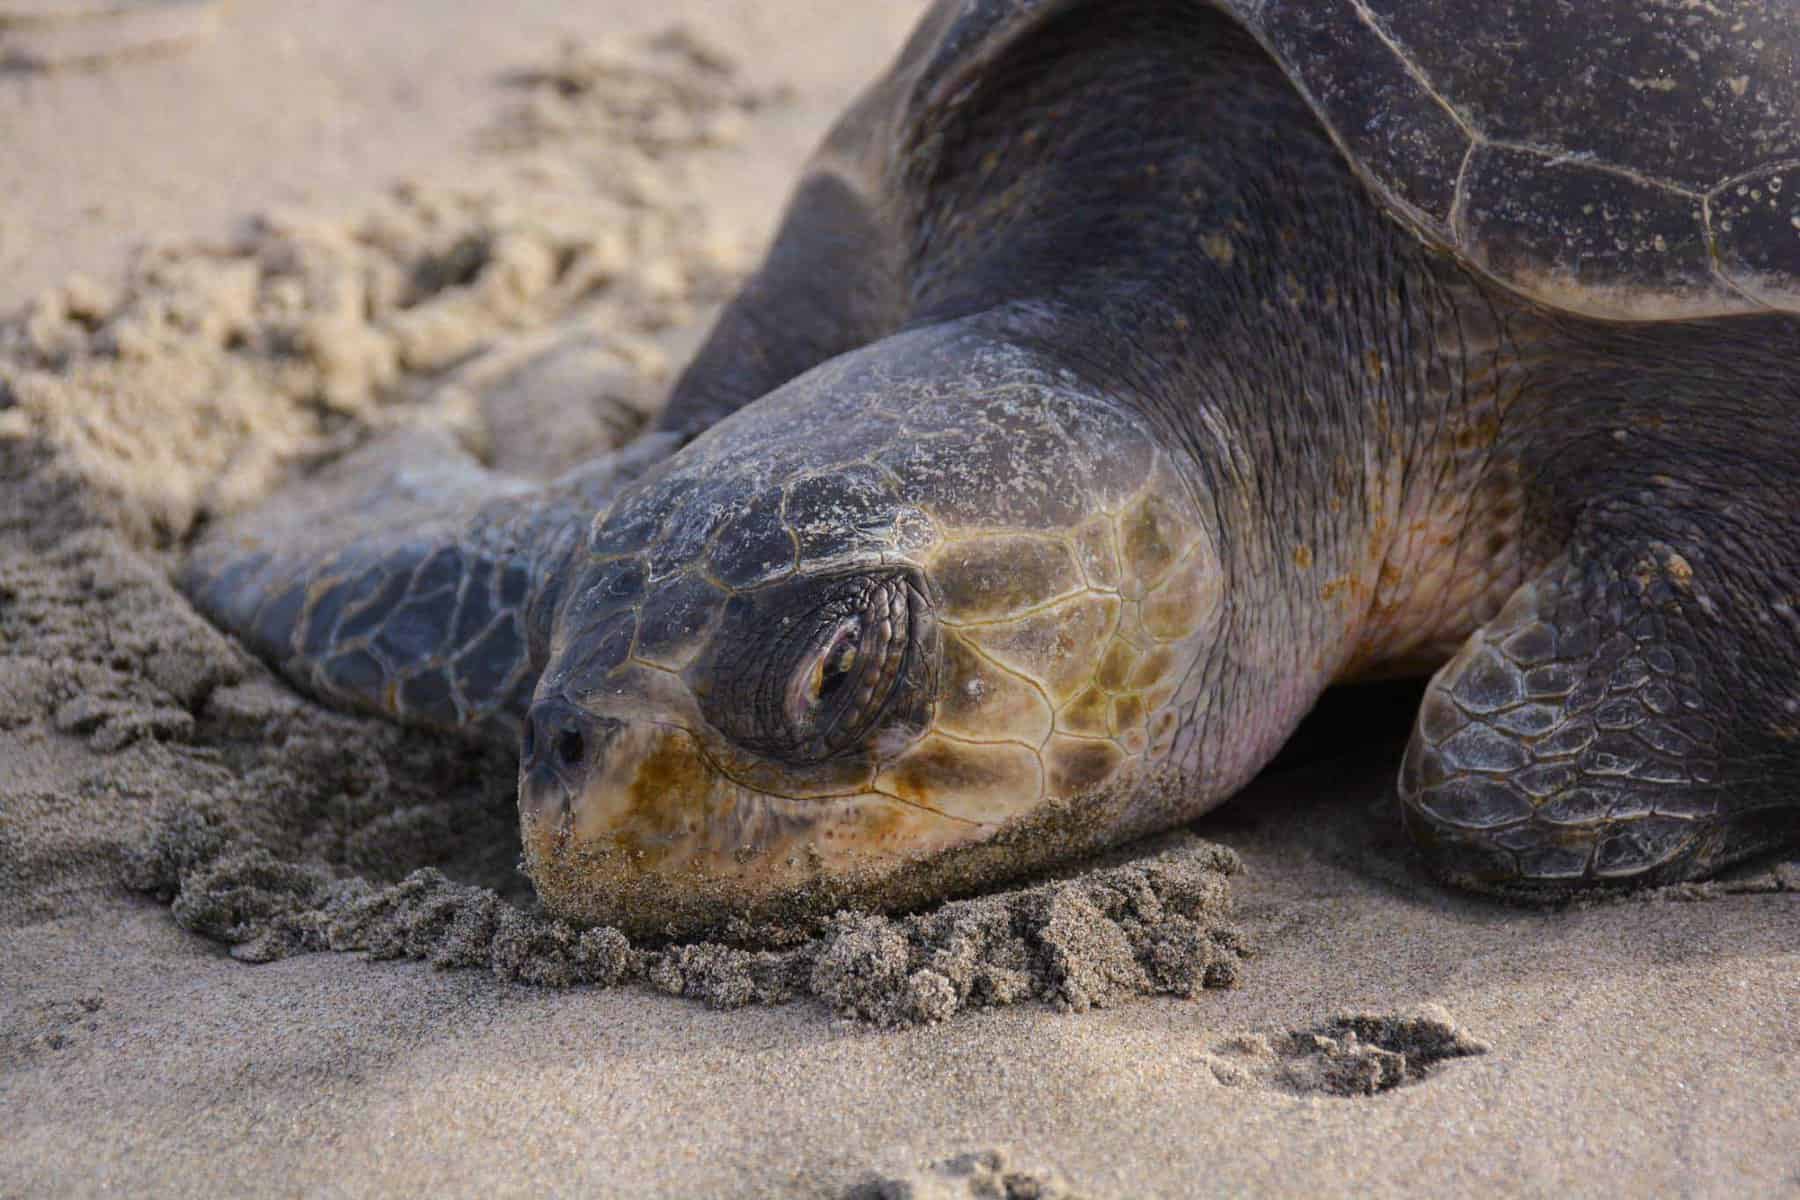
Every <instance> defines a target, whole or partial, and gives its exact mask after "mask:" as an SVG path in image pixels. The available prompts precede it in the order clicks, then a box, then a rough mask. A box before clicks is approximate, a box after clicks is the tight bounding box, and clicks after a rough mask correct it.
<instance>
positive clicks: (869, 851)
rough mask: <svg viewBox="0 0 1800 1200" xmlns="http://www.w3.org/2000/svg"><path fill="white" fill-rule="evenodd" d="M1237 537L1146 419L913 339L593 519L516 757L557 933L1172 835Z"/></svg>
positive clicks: (860, 358)
mask: <svg viewBox="0 0 1800 1200" xmlns="http://www.w3.org/2000/svg"><path fill="white" fill-rule="evenodd" d="M1221 588H1222V583H1221V580H1220V578H1219V569H1218V564H1217V556H1216V553H1215V551H1214V541H1213V539H1212V538H1211V537H1210V536H1209V534H1208V532H1207V528H1206V524H1205V522H1204V521H1203V520H1202V519H1201V518H1200V516H1199V509H1198V507H1197V505H1196V503H1195V501H1194V499H1193V497H1192V494H1191V489H1190V488H1189V487H1188V486H1187V485H1186V484H1185V483H1184V482H1183V481H1181V480H1179V479H1178V478H1176V476H1175V472H1174V471H1173V468H1172V466H1171V463H1170V461H1169V459H1168V457H1167V456H1166V455H1165V454H1164V453H1163V452H1162V451H1161V450H1159V449H1158V448H1157V447H1156V446H1155V445H1154V444H1153V443H1152V441H1151V440H1150V438H1149V437H1148V436H1147V435H1146V433H1145V432H1144V431H1143V429H1142V428H1141V426H1140V425H1139V424H1138V423H1137V422H1134V421H1132V420H1130V419H1129V417H1128V415H1127V414H1126V413H1125V412H1124V410H1122V409H1120V408H1118V407H1115V406H1114V405H1112V404H1110V403H1109V402H1107V401H1106V400H1105V399H1104V398H1101V397H1097V396H1095V395H1093V394H1092V393H1091V392H1089V391H1087V390H1086V389H1084V388H1082V387H1081V386H1080V385H1079V384H1078V383H1077V381H1075V380H1074V379H1073V378H1072V377H1067V376H1062V375H1058V374H1056V373H1053V372H1047V371H1045V370H1044V369H1043V368H1042V367H1041V365H1039V364H1037V363H1036V362H1035V361H1034V360H1033V359H1032V358H1031V357H1030V356H1029V355H1026V354H1025V353H1023V352H1021V351H1016V350H1012V349H1010V348H1006V347H997V346H995V345H994V344H992V343H990V342H987V341H981V340H973V339H967V338H962V339H959V338H957V337H955V336H945V335H944V334H943V333H942V332H941V331H940V332H939V333H938V334H937V336H935V337H932V336H927V335H925V334H908V335H902V336H899V337H896V338H892V339H889V340H888V341H887V342H883V343H879V344H878V345H877V346H875V347H871V348H870V349H868V350H865V351H862V352H859V353H857V354H854V355H850V356H846V357H845V358H843V359H839V360H836V361H834V362H833V363H830V364H827V365H826V366H824V367H821V368H819V369H817V370H815V371H813V372H811V373H809V374H808V375H805V376H802V377H801V378H800V379H797V380H795V381H794V382H792V383H790V384H788V385H786V386H785V387H783V388H782V389H780V390H779V391H778V392H776V393H773V394H772V395H770V396H768V397H765V398H764V399H763V400H761V401H759V402H758V403H757V404H755V405H752V406H750V407H749V408H747V409H745V410H742V411H741V412H739V413H738V414H736V415H735V416H733V417H732V418H730V419H728V420H727V421H725V422H722V423H721V424H720V425H718V426H716V427H715V428H714V429H712V430H711V431H709V432H708V433H707V434H706V435H704V436H703V437H701V438H699V439H697V440H696V441H695V442H693V443H692V444H690V445H689V446H688V447H686V448H685V449H683V450H682V451H681V452H680V453H678V454H676V455H675V456H674V457H672V458H671V459H669V460H668V461H667V462H666V463H665V464H664V465H663V466H662V467H661V468H659V469H658V470H657V471H656V472H655V473H654V474H652V475H650V476H648V477H646V478H645V479H643V480H642V481H641V482H640V483H638V484H637V485H635V486H634V487H633V489H632V490H631V491H629V492H627V493H626V494H624V495H623V496H621V497H620V499H619V500H618V501H617V502H616V503H615V504H614V505H613V507H612V508H610V509H609V510H608V511H607V512H605V513H604V514H602V515H601V516H600V517H599V518H598V519H597V520H596V521H595V523H594V525H593V527H592V529H591V530H590V533H589V536H588V538H587V542H586V544H585V546H584V547H583V548H582V550H581V552H580V562H579V564H578V566H577V569H576V571H575V572H574V574H573V575H572V581H571V583H570V584H569V586H568V587H567V589H566V591H565V592H564V594H563V599H562V601H561V603H560V606H559V608H558V610H557V613H556V616H555V619H554V626H553V630H552V636H551V645H550V656H549V661H548V665H547V667H546V669H545V671H544V674H543V676H542V678H541V680H540V682H539V685H538V689H537V693H536V697H535V700H534V703H533V707H532V709H531V712H530V715H529V719H528V722H527V732H526V735H525V741H524V746H523V755H522V766H521V783H520V809H521V819H522V824H523V829H524V834H525V845H526V860H527V866H528V868H529V870H530V872H531V874H532V877H533V880H534V881H535V883H536V884H537V886H538V890H539V892H540V894H541V895H542V896H543V898H544V900H545V902H546V903H547V904H548V905H549V907H551V908H552V909H554V910H556V911H557V912H559V913H562V914H564V915H567V916H570V917H574V918H577V919H581V920H587V921H595V922H602V923H609V924H618V925H622V926H626V927H629V928H633V929H637V930H644V931H675V930H685V929H692V928H696V927H699V926H702V925H706V924H709V923H712V922H714V921H716V920H717V919H718V918H719V917H720V916H721V915H722V914H725V913H730V912H758V913H767V914H774V913H780V912H790V911H795V910H797V909H804V910H806V911H814V912H816V911H820V910H826V911H829V909H830V908H832V907H836V906H838V905H841V904H843V903H846V902H850V901H857V902H864V903H877V904H900V903H906V902H908V901H910V900H913V899H919V898H924V897H926V896H930V895H936V894H941V893H943V892H946V891H951V890H957V889H966V888H970V887H974V886H979V885H980V884H982V883H985V882H988V881H989V880H992V879H996V878H999V877H1001V876H1004V875H1006V874H1012V873H1016V872H1018V871H1021V870H1025V869H1029V868H1031V867H1033V866H1035V865H1039V864H1041V863H1043V862H1046V861H1049V860H1051V859H1054V858H1057V857H1062V856H1065V855H1067V854H1069V853H1073V852H1076V851H1078V850H1081V849H1086V848H1088V847H1090V846H1092V845H1096V844H1100V843H1102V842H1106V841H1113V840H1117V838H1118V837H1119V836H1122V833H1123V832H1129V831H1130V830H1131V829H1134V828H1138V827H1143V828H1148V827H1150V826H1152V825H1155V824H1159V823H1161V824H1166V823H1168V816H1167V814H1168V811H1169V810H1170V809H1171V808H1172V807H1173V806H1174V805H1175V804H1177V803H1178V800H1179V797H1177V796H1174V795H1170V794H1169V789H1168V788H1167V787H1166V786H1165V787H1161V788H1160V789H1159V788H1158V787H1156V786H1153V782H1160V784H1163V785H1166V784H1167V783H1168V782H1169V778H1168V771H1167V770H1166V768H1167V766H1168V764H1169V763H1170V762H1171V761H1172V760H1173V759H1174V757H1175V756H1176V754H1177V751H1178V743H1179V742H1180V740H1181V736H1182V730H1183V728H1184V722H1183V720H1182V717H1181V708H1182V699H1183V691H1182V689H1183V686H1184V681H1185V677H1186V675H1187V673H1188V670H1189V668H1190V667H1191V665H1192V664H1193V662H1194V660H1195V653H1194V650H1195V648H1196V647H1198V646H1200V645H1202V644H1204V643H1206V642H1208V641H1209V640H1210V637H1209V635H1211V634H1212V633H1213V631H1214V627H1215V626H1216V622H1217V616H1218V610H1219V603H1218V602H1219V598H1220V595H1221V594H1222V592H1221Z"/></svg>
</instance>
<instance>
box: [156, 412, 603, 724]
mask: <svg viewBox="0 0 1800 1200" xmlns="http://www.w3.org/2000/svg"><path fill="white" fill-rule="evenodd" d="M621 457H624V458H629V457H630V451H626V452H625V454H624V455H622V456H621ZM603 461H604V460H603ZM624 474H626V475H629V474H630V472H629V471H626V472H624ZM617 475H618V473H617V472H610V473H609V472H607V471H605V470H595V469H589V470H588V471H587V472H585V473H578V474H577V475H576V476H574V477H571V478H570V479H569V480H566V481H563V482H559V483H558V484H553V485H551V486H550V487H548V488H545V487H540V486H536V485H532V484H528V483H525V482H522V481H520V480H516V479H511V478H508V477H506V476H502V475H498V474H496V473H494V472H491V471H487V470H484V469H482V468H481V467H480V466H478V465H477V464H476V463H475V462H474V461H473V460H472V459H470V458H469V457H468V456H467V455H466V454H464V453H463V452H462V451H461V450H460V449H459V448H458V447H457V446H456V445H455V443H454V442H453V441H452V440H451V439H450V438H449V437H448V435H445V434H441V433H435V432H421V431H408V432H404V433H398V434H391V435H388V436H387V437H384V438H381V439H379V440H377V441H376V442H374V443H371V444H370V445H369V446H366V447H364V448H363V449H361V450H359V451H357V452H355V453H353V454H350V455H348V456H346V457H345V458H344V459H342V460H341V461H339V462H337V463H334V464H333V465H332V466H331V467H329V468H327V469H326V470H325V471H322V472H321V473H319V474H318V475H316V476H314V477H312V478H310V479H307V480H305V481H303V482H301V483H297V484H295V485H292V486H290V487H289V488H287V489H285V490H284V491H283V492H282V493H280V494H279V495H278V496H277V497H276V498H275V499H274V500H273V501H272V502H270V503H268V504H265V505H263V506H262V507H261V508H259V509H257V510H255V511H253V512H251V513H248V514H245V515H243V516H240V517H236V518H233V519H231V520H230V521H228V522H226V523H225V524H224V525H223V526H221V527H220V528H219V529H217V530H215V531H213V532H212V533H211V534H209V535H208V536H207V537H206V538H205V539H204V540H203V541H202V542H201V544H200V545H199V546H198V547H197V549H196V550H195V552H194V554H193V556H192V557H191V558H190V560H189V562H188V563H187V565H186V567H185V569H184V571H183V572H182V579H181V583H182V586H183V588H184V589H185V590H186V591H187V592H188V594H189V595H190V596H192V597H193V600H194V603H195V604H196V606H198V607H199V609H200V610H201V611H202V612H203V613H205V614H206V616H207V617H209V618H211V619H212V620H213V621H215V622H216V623H218V624H219V625H221V626H223V627H224V628H226V629H227V630H229V631H231V632H232V633H234V634H236V635H237V636H238V637H240V638H242V639H243V640H244V641H245V642H246V643H247V644H248V645H249V646H250V647H251V649H253V650H254V651H255V652H256V653H257V654H258V655H259V656H261V657H262V658H264V659H266V660H267V661H269V662H270V663H272V664H274V665H275V666H276V667H277V668H278V669H279V670H280V671H281V672H282V673H283V674H284V675H286V676H287V677H288V678H289V679H291V680H292V681H293V682H294V683H295V684H297V685H299V686H300V687H301V688H303V689H305V690H307V691H309V692H311V693H313V694H314V695H317V696H319V697H320V698H322V699H325V700H328V701H333V702H337V703H342V704H347V705H351V706H355V707H358V708H362V709H365V710H368V711H373V712H377V713H381V714H383V715H386V716H390V717H394V718H396V719H398V720H401V721H404V722H406V723H408V724H414V725H424V726H428V727H432V728H437V729H448V730H455V731H459V732H466V733H469V734H471V735H474V736H477V737H483V738H491V739H493V740H496V741H502V742H505V743H508V744H514V743H516V740H517V738H518V735H519V732H520V729H521V723H522V721H523V719H524V715H525V711H526V708H527V707H528V705H529V703H530V699H531V691H532V688H533V686H534V685H535V683H536V681H537V676H538V672H539V671H540V669H541V667H542V663H543V657H544V642H545V637H546V631H547V628H548V624H549V611H550V609H552V608H553V607H554V604H555V593H556V586H555V583H556V580H557V579H558V577H559V573H558V571H557V567H558V565H559V564H560V563H561V562H562V561H563V560H564V559H565V558H566V556H567V554H568V553H569V551H570V549H571V547H572V546H573V545H574V544H575V542H576V541H577V540H578V539H579V538H580V537H581V535H582V534H583V533H584V532H585V531H586V528H587V523H588V520H589V519H590V518H591V517H592V514H593V511H594V509H595V507H597V506H598V505H600V504H601V503H603V502H604V500H605V499H606V498H607V497H608V494H609V493H610V491H611V490H612V488H611V486H609V484H614V483H616V482H617V478H616V476H617Z"/></svg>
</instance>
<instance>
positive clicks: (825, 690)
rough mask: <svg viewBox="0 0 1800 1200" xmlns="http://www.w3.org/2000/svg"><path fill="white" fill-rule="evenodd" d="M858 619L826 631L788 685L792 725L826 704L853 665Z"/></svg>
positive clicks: (849, 674) (859, 621) (841, 684)
mask: <svg viewBox="0 0 1800 1200" xmlns="http://www.w3.org/2000/svg"><path fill="white" fill-rule="evenodd" d="M861 636H862V618H861V617H860V616H853V617H846V618H844V619H843V620H841V621H839V622H838V623H837V624H836V625H834V626H831V627H829V628H828V629H827V631H826V634H825V636H824V637H823V638H822V639H821V640H820V642H819V644H818V648H817V649H816V651H814V652H813V653H812V654H811V655H810V657H809V658H808V659H807V660H806V661H803V662H802V663H801V665H800V669H799V670H798V671H796V672H795V673H794V677H793V679H792V680H791V681H789V683H788V695H787V717H788V720H789V722H791V723H792V724H794V725H795V726H801V725H804V724H806V723H807V722H808V721H809V720H811V719H812V718H813V717H814V715H815V714H816V713H817V712H818V710H819V709H820V708H821V707H822V706H824V705H827V704H829V703H830V702H831V701H832V699H833V697H835V696H836V695H837V694H838V693H839V691H840V690H841V689H842V688H843V686H844V683H845V681H846V680H848V679H850V678H851V675H852V673H853V672H854V671H855V669H856V666H857V657H856V652H857V642H858V640H859V639H860V637H861Z"/></svg>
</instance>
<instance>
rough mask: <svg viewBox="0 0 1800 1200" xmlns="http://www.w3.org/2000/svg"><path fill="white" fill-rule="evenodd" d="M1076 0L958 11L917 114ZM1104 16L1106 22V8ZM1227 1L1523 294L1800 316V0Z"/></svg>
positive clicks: (1100, 0)
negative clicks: (1797, 1)
mask: <svg viewBox="0 0 1800 1200" xmlns="http://www.w3.org/2000/svg"><path fill="white" fill-rule="evenodd" d="M1080 2H1081V0H945V2H944V3H942V4H940V5H939V7H938V10H937V12H935V13H934V14H933V16H932V18H931V19H929V20H928V21H927V22H926V25H925V26H924V27H923V29H922V30H921V34H922V35H923V36H924V37H925V38H928V39H929V40H930V42H931V43H932V44H931V46H930V48H929V49H927V47H925V46H921V45H919V43H918V41H917V40H916V41H915V43H914V45H913V46H912V47H910V48H909V55H910V56H916V57H914V61H915V63H916V66H917V74H916V75H915V76H914V83H915V90H914V92H913V99H914V101H915V103H919V102H926V101H927V100H928V95H927V94H928V93H934V94H932V95H930V96H929V102H931V103H936V104H943V103H954V91H955V89H956V88H957V87H958V86H959V81H962V82H965V83H966V81H967V80H968V79H969V77H970V76H969V73H970V72H971V71H973V70H979V69H980V67H981V65H982V64H984V63H986V62H990V61H992V58H993V56H994V55H996V54H997V53H999V52H1000V50H1001V49H1003V48H1004V47H1005V46H1006V45H1007V44H1010V43H1013V42H1014V41H1015V40H1016V39H1017V38H1019V37H1021V36H1023V35H1024V34H1025V32H1026V31H1028V30H1029V29H1030V28H1031V27H1032V26H1034V25H1036V24H1037V23H1038V22H1039V21H1041V20H1043V19H1045V18H1046V17H1048V16H1050V15H1051V14H1053V13H1062V12H1066V11H1068V10H1069V9H1070V8H1072V7H1075V6H1077V4H1079V3H1080ZM1088 3H1090V4H1091V7H1092V10H1093V19H1094V20H1095V21H1096V22H1104V21H1105V20H1106V12H1107V9H1108V7H1109V4H1108V3H1107V2H1106V0H1088ZM1194 3H1195V4H1196V5H1199V4H1201V3H1202V0H1194ZM1211 7H1214V8H1217V9H1220V10H1223V11H1224V12H1227V13H1229V14H1230V15H1231V16H1233V17H1235V18H1236V19H1237V20H1238V21H1240V22H1241V23H1242V24H1243V25H1244V26H1245V27H1246V28H1247V29H1248V30H1249V31H1250V32H1251V33H1253V34H1254V35H1255V36H1256V38H1257V39H1258V40H1259V41H1260V42H1261V43H1262V44H1263V46H1264V47H1265V48H1266V49H1267V50H1268V51H1269V53H1270V54H1271V55H1272V56H1274V58H1275V59H1276V60H1277V61H1278V62H1279V63H1280V64H1281V65H1282V67H1283V68H1284V69H1285V71H1286V72H1287V74H1288V76H1289V78H1291V79H1292V80H1293V81H1294V84H1295V86H1296V87H1297V88H1298V89H1299V90H1300V91H1301V93H1303V94H1304V95H1305V97H1306V98H1307V100H1308V101H1309V102H1310V103H1311V105H1312V106H1313V108H1314V110H1315V111H1317V113H1318V114H1319V117H1320V119H1321V120H1322V121H1323V122H1324V124H1325V126H1326V127H1327V128H1328V129H1329V130H1330V132H1331V134H1332V136H1333V138H1335V139H1336V141H1337V143H1338V145H1339V146H1340V147H1342V149H1343V151H1344V153H1345V155H1346V156H1347V158H1348V159H1349V160H1350V162H1351V164H1352V165H1353V166H1354V167H1355V168H1356V170H1357V171H1358V172H1359V173H1360V174H1361V176H1362V177H1363V178H1364V180H1365V181H1366V182H1367V183H1368V184H1369V185H1370V186H1371V187H1372V188H1373V189H1374V191H1375V192H1376V194H1377V195H1378V196H1379V197H1380V198H1381V199H1382V200H1383V202H1384V203H1385V204H1386V205H1387V207H1388V208H1389V209H1390V211H1391V212H1392V213H1393V214H1394V215H1395V216H1396V217H1397V218H1398V219H1400V220H1401V221H1402V222H1404V223H1405V224H1406V225H1408V226H1410V227H1411V228H1412V229H1413V230H1414V231H1416V232H1417V233H1418V234H1419V235H1420V236H1421V237H1422V238H1424V239H1425V240H1427V241H1428V242H1431V243H1434V244H1436V245H1438V246H1440V247H1442V248H1444V249H1446V250H1449V251H1451V252H1453V253H1455V254H1457V255H1458V256H1460V257H1461V258H1462V259H1464V260H1465V261H1466V262H1468V263H1469V264H1470V265H1472V266H1474V267H1476V268H1477V269H1479V270H1481V271H1483V272H1485V273H1486V274H1488V275H1490V276H1491V277H1493V278H1494V279H1496V280H1498V281H1499V282H1501V283H1503V284H1505V285H1507V286H1508V287H1511V288H1512V289H1514V290H1515V291H1518V292H1520V293H1522V294H1524V295H1526V296H1528V297H1530V298H1532V299H1534V300H1536V301H1538V302H1540V303H1543V304H1546V305H1549V306H1551V307H1554V308H1559V309H1564V310H1568V311H1572V312H1579V313H1583V314H1586V315H1589V316H1597V317H1608V318H1618V319H1629V320H1658V319H1685V318H1692V317H1703V316H1718V315H1726V314H1733V313H1745V312H1756V311H1764V310H1768V309H1778V310H1785V311H1791V312H1800V61H1797V59H1800V20H1797V19H1796V11H1795V9H1794V6H1793V2H1792V0H1632V2H1630V3H1626V2H1624V0H1218V2H1217V3H1215V4H1213V5H1211ZM922 51H923V53H921V52H922ZM915 111H916V110H915Z"/></svg>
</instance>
